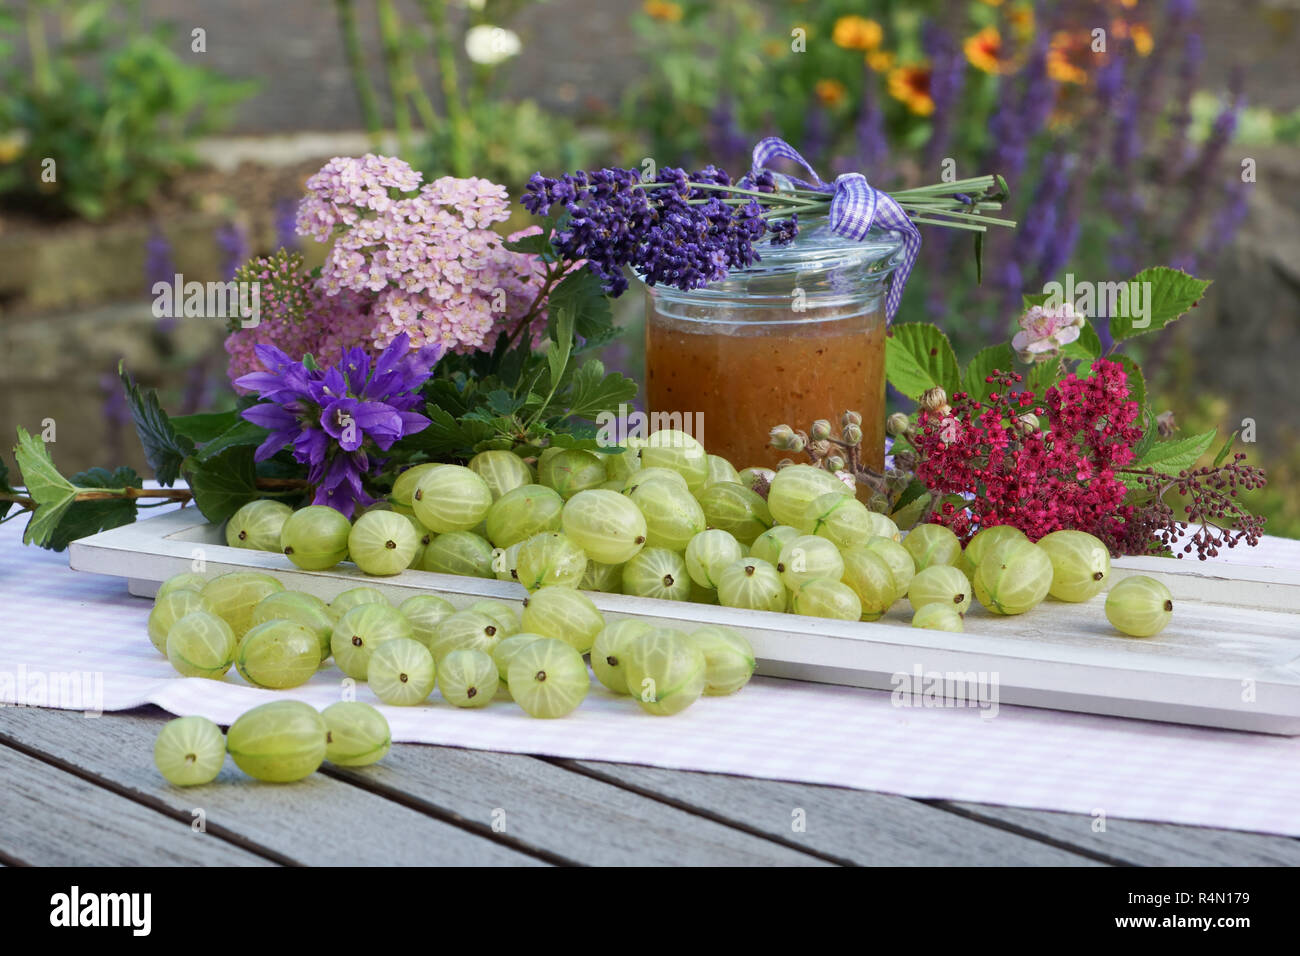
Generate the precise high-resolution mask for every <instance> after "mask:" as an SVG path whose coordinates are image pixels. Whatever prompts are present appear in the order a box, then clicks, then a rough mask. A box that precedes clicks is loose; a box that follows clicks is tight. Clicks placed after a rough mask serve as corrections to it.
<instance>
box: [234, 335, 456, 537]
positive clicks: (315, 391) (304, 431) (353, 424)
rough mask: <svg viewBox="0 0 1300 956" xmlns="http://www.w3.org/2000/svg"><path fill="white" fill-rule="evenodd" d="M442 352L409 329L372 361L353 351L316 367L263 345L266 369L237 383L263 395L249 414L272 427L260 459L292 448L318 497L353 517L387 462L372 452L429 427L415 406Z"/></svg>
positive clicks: (246, 413)
mask: <svg viewBox="0 0 1300 956" xmlns="http://www.w3.org/2000/svg"><path fill="white" fill-rule="evenodd" d="M443 351H444V347H443V346H441V345H431V346H425V347H424V348H421V349H415V350H413V349H411V348H410V342H409V339H408V338H407V336H406V334H405V333H402V334H399V335H398V336H397V337H396V338H394V339H393V341H392V343H391V344H390V345H389V346H388V348H386V349H385V350H384V351H383V353H382V354H381V355H380V356H379V357H378V358H376V359H375V360H374V362H373V363H372V362H371V361H370V358H369V356H368V355H367V354H366V352H365V350H364V349H347V350H345V351H344V352H343V353H342V355H341V356H340V360H339V362H338V364H336V365H333V366H330V367H329V368H325V369H320V368H317V369H309V368H307V367H306V365H304V364H303V363H302V362H295V361H294V360H293V359H291V358H289V356H288V355H287V354H285V353H284V352H282V351H281V350H280V349H277V348H276V347H275V346H272V345H258V346H257V347H256V352H257V357H258V358H259V359H260V360H261V362H262V365H263V366H264V367H265V369H266V371H264V372H252V373H249V374H248V375H244V376H242V377H241V378H239V379H238V380H237V382H236V384H237V385H239V386H240V387H241V388H244V389H247V390H249V391H254V392H257V393H258V395H259V396H260V397H261V398H262V399H264V401H262V402H260V403H258V404H256V405H253V406H251V407H250V408H247V409H245V410H244V412H243V417H244V418H245V419H247V420H248V421H250V422H253V423H254V424H255V425H260V426H262V427H263V428H265V429H267V430H268V431H269V432H270V434H269V435H268V436H267V438H266V440H265V441H263V442H262V444H261V445H260V446H258V449H257V451H256V453H255V454H254V459H255V460H256V461H265V460H266V459H268V458H270V457H272V456H273V455H275V454H276V453H277V452H279V451H280V450H281V449H282V448H284V447H286V446H288V447H289V448H290V449H291V454H292V455H293V457H294V460H296V461H298V462H300V463H301V464H304V465H307V466H308V471H307V480H308V481H309V482H311V484H313V485H314V486H316V497H315V503H316V504H328V505H330V506H331V507H333V508H336V509H337V510H339V511H340V512H342V513H343V514H345V515H347V516H348V517H351V516H352V512H353V511H354V510H355V508H356V506H357V504H369V503H370V502H371V501H372V499H371V498H370V497H369V495H367V494H366V492H365V487H364V483H363V479H364V477H365V476H366V475H368V474H370V473H371V472H372V471H373V469H375V468H376V467H378V466H380V465H382V463H383V462H382V460H380V459H377V458H375V457H374V456H373V455H372V454H371V453H370V450H371V449H378V450H380V451H387V450H388V449H390V448H392V447H393V444H394V443H395V442H397V441H398V440H399V439H401V438H404V437H405V436H407V435H412V434H415V433H416V432H419V431H422V430H423V429H425V428H427V427H428V425H429V419H427V418H426V417H425V416H424V415H421V414H420V413H418V412H415V411H412V409H413V408H414V407H415V406H417V405H418V404H419V403H420V402H421V401H422V399H421V397H420V393H419V390H420V387H421V386H422V385H423V384H424V383H425V381H426V380H427V379H428V377H429V373H430V370H431V369H432V367H433V365H434V364H435V363H436V362H437V361H438V359H440V358H441V357H442V354H443Z"/></svg>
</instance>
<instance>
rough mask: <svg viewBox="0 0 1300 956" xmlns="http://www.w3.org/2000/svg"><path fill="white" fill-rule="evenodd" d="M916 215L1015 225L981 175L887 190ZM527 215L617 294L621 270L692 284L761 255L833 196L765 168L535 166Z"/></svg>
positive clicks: (651, 280) (972, 226)
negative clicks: (550, 169) (738, 171)
mask: <svg viewBox="0 0 1300 956" xmlns="http://www.w3.org/2000/svg"><path fill="white" fill-rule="evenodd" d="M891 195H892V196H893V198H894V199H895V200H896V201H897V203H898V205H899V206H900V207H901V208H902V209H903V210H905V211H906V212H907V214H908V216H909V217H910V218H911V219H912V221H913V222H917V223H925V224H929V225H936V226H946V227H949V228H953V229H962V230H966V231H971V232H977V233H982V232H985V231H986V230H987V228H988V227H989V226H991V225H992V226H1014V225H1015V223H1014V222H1012V221H1011V220H1007V219H998V218H994V217H992V216H990V215H988V213H989V212H994V211H997V210H1000V209H1001V208H1002V201H1003V200H1004V199H1005V198H1006V183H1005V182H1004V181H1003V180H1002V178H1001V177H1000V176H978V177H974V178H971V179H963V180H958V181H956V182H950V183H938V184H936V185H933V186H921V187H918V188H915V189H907V190H902V191H900V192H895V193H892V194H891ZM520 202H521V203H522V204H523V206H524V208H525V209H527V210H528V211H529V212H531V213H533V214H534V215H538V216H547V215H552V216H556V217H557V222H556V225H555V228H554V229H553V231H552V233H551V246H552V248H553V249H554V250H555V253H556V254H557V255H558V256H559V257H560V258H561V259H563V260H566V261H570V262H579V261H585V262H586V266H587V268H588V269H590V270H591V272H592V273H593V274H594V275H595V276H596V277H597V278H599V279H600V280H601V282H602V283H603V285H604V288H605V292H606V293H607V294H609V295H611V296H619V295H622V293H623V292H625V291H626V290H627V287H628V281H627V277H626V275H625V274H624V269H625V268H626V267H631V268H632V269H634V270H636V271H637V272H638V273H639V274H640V275H641V276H642V278H644V280H645V281H646V283H647V284H649V285H656V284H659V283H664V284H667V285H671V286H673V287H675V288H678V289H681V290H683V291H690V290H691V289H698V288H700V287H701V286H704V285H707V284H709V283H710V282H716V281H718V280H720V279H723V278H725V277H726V275H727V274H728V272H730V271H731V270H732V269H743V268H746V267H747V266H750V265H752V264H753V263H755V262H757V261H759V259H760V256H759V253H758V252H757V251H756V249H755V244H756V243H758V242H759V241H760V240H761V239H763V238H765V237H766V238H767V240H768V241H769V242H770V243H772V244H773V245H784V244H786V243H789V242H791V241H793V240H794V238H795V237H796V236H797V235H798V233H799V217H800V216H810V215H813V216H815V215H820V214H823V213H826V212H828V211H829V209H830V205H831V193H830V192H828V191H827V190H825V189H809V188H804V187H802V186H794V185H790V184H789V181H788V180H785V179H784V178H780V179H779V178H778V177H777V176H776V175H775V174H773V173H772V172H771V171H770V170H760V171H758V172H755V173H751V174H750V175H748V176H745V177H743V178H742V179H740V180H739V181H736V182H733V181H732V179H731V177H730V176H729V175H728V174H727V173H726V172H725V171H723V170H721V169H719V168H717V167H716V166H707V167H705V168H704V169H702V170H700V171H698V172H695V173H692V174H688V173H686V171H685V170H682V169H678V168H675V167H665V168H663V169H660V170H659V171H658V172H657V174H656V175H655V177H654V178H653V179H652V180H649V181H643V180H642V178H641V176H640V175H639V174H638V172H637V170H635V169H598V170H593V171H590V172H586V171H581V170H580V171H578V172H576V173H566V174H564V175H562V176H559V177H558V178H550V177H547V176H543V175H542V174H541V173H534V174H533V176H532V178H531V179H530V180H529V181H528V186H527V189H526V191H525V194H524V196H523V197H522V199H521V200H520Z"/></svg>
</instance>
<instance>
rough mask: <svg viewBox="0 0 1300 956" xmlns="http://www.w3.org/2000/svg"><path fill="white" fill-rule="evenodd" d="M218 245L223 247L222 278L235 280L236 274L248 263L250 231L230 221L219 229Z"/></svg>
mask: <svg viewBox="0 0 1300 956" xmlns="http://www.w3.org/2000/svg"><path fill="white" fill-rule="evenodd" d="M216 238H217V245H218V246H220V247H221V255H222V258H221V261H222V278H224V279H233V278H234V277H235V272H236V271H237V270H238V269H239V267H240V266H242V265H243V264H244V263H245V262H247V261H248V258H249V255H250V251H249V246H248V230H247V229H245V228H244V227H243V226H242V225H241V224H240V223H238V222H235V221H234V220H230V221H228V222H223V223H222V224H221V225H220V226H218V227H217V236H216Z"/></svg>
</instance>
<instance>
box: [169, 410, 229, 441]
mask: <svg viewBox="0 0 1300 956" xmlns="http://www.w3.org/2000/svg"><path fill="white" fill-rule="evenodd" d="M239 420H240V419H239V412H238V411H236V410H235V409H231V410H230V411H228V412H199V413H198V414H197V415H173V416H172V417H171V423H172V428H174V429H175V430H176V434H178V435H184V436H185V437H186V438H189V439H190V440H192V441H194V442H197V443H202V442H205V441H212V439H214V438H216V437H217V436H218V435H220V434H221V433H222V432H224V431H225V430H226V429H228V428H230V427H231V426H232V425H235V424H236V423H238V422H239Z"/></svg>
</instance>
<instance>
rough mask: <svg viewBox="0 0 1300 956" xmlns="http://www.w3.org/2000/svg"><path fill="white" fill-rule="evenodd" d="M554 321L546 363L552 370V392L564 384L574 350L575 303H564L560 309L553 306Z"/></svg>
mask: <svg viewBox="0 0 1300 956" xmlns="http://www.w3.org/2000/svg"><path fill="white" fill-rule="evenodd" d="M551 313H552V317H553V319H554V323H553V326H552V339H551V347H550V348H549V349H547V350H546V365H547V368H549V369H550V371H551V394H552V395H554V394H555V392H556V391H557V390H558V389H559V388H560V387H561V385H563V384H564V370H565V368H566V367H567V366H568V364H569V354H570V353H571V352H572V351H573V322H574V305H573V303H572V302H567V303H562V304H561V305H560V306H559V307H558V309H557V308H555V307H554V306H553V305H552V307H551Z"/></svg>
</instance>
